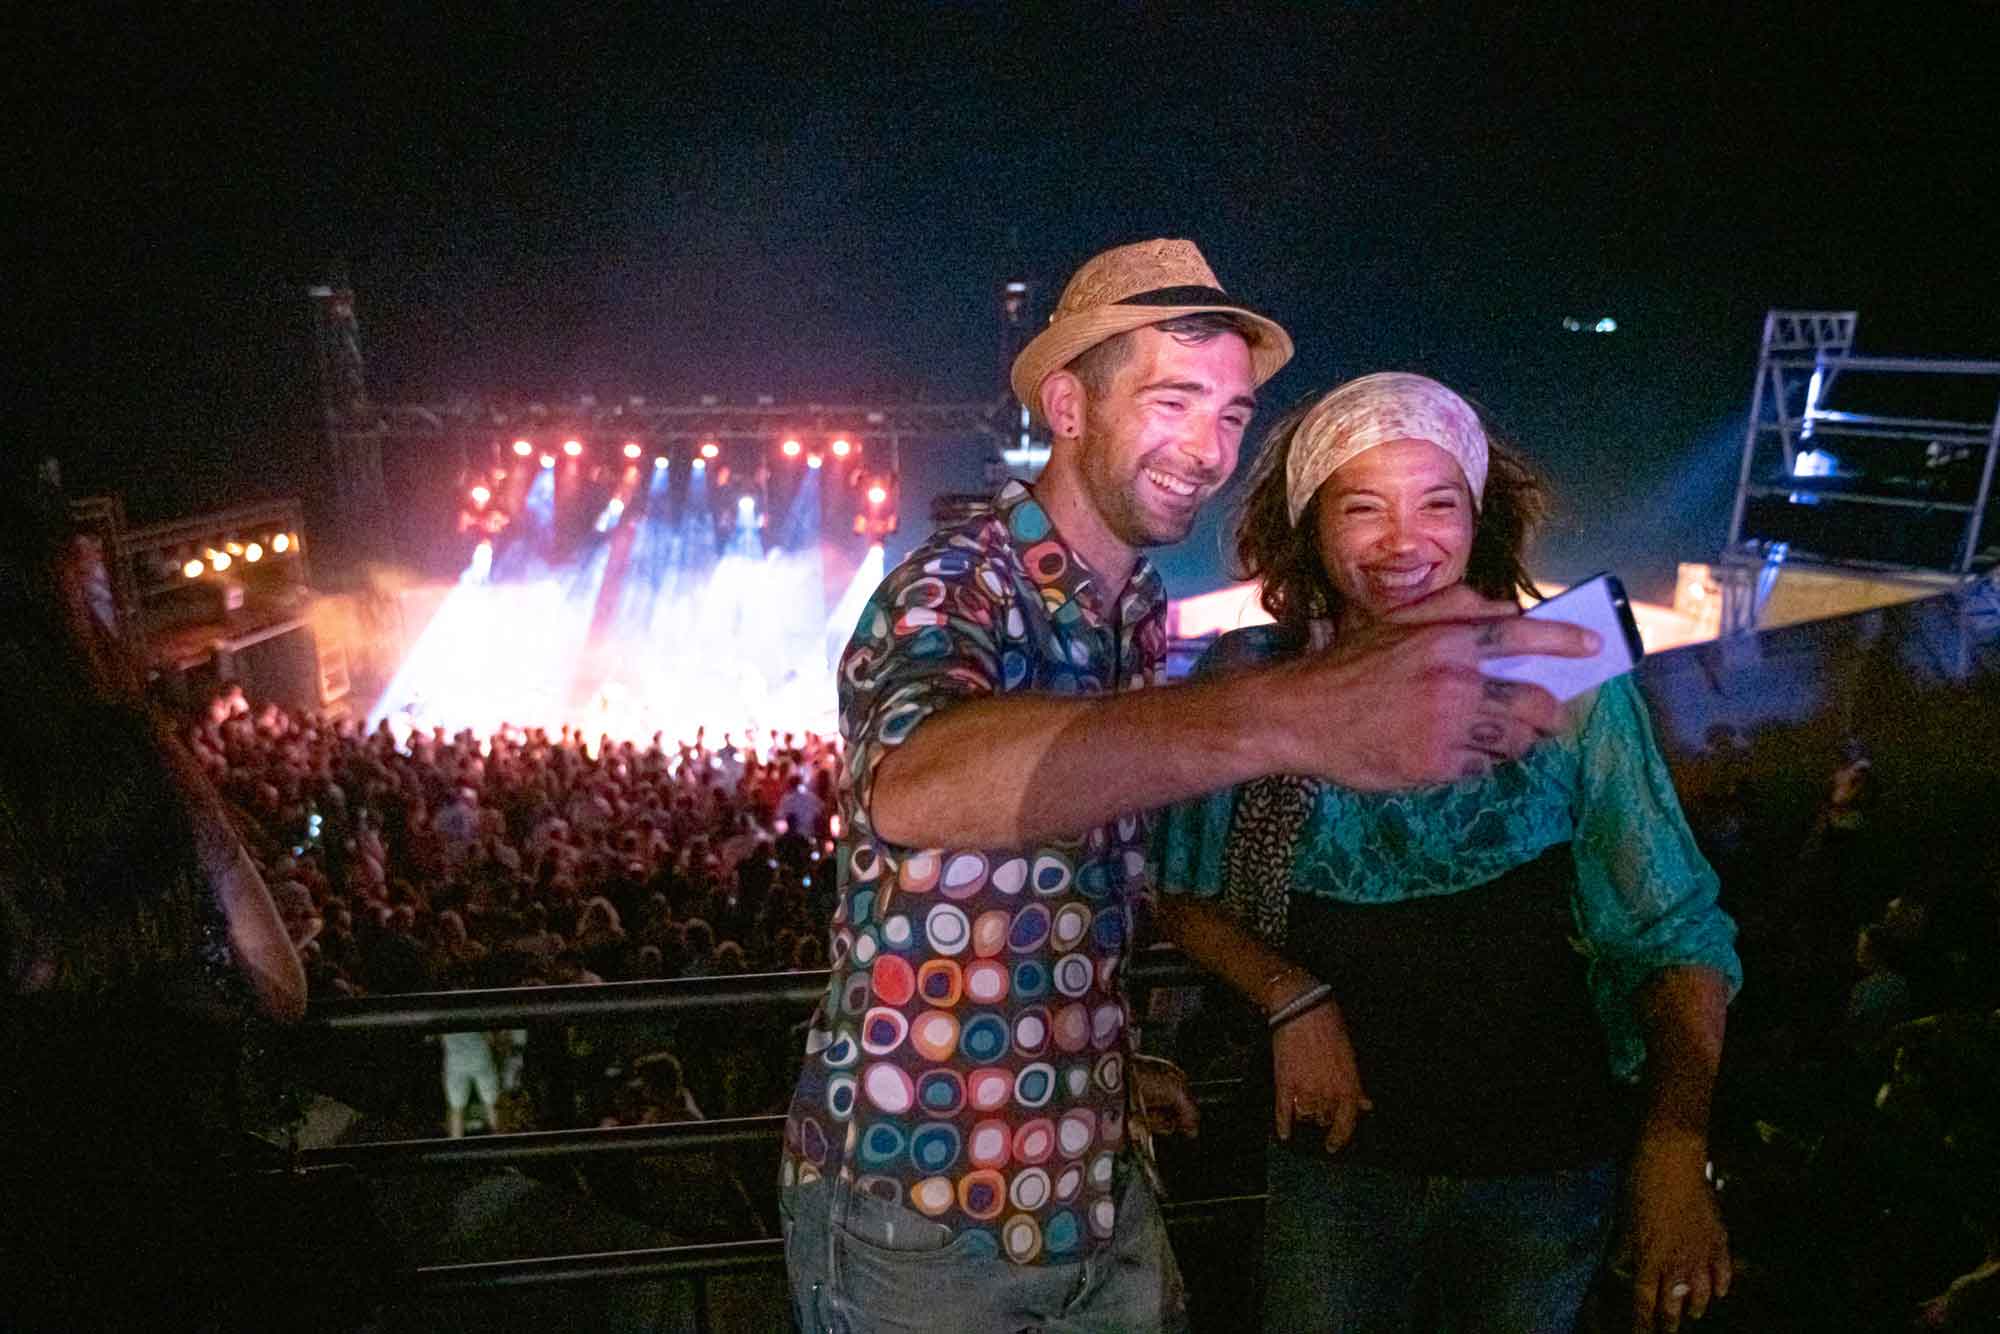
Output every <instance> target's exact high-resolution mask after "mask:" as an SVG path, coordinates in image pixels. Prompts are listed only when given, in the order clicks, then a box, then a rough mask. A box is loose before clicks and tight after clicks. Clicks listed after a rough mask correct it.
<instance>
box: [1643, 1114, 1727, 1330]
mask: <svg viewBox="0 0 2000 1334" xmlns="http://www.w3.org/2000/svg"><path fill="white" fill-rule="evenodd" d="M1704 1165H1705V1155H1704V1153H1703V1152H1702V1150H1701V1149H1700V1148H1699V1147H1689V1146H1683V1145H1680V1144H1660V1143H1655V1142H1652V1141H1651V1140H1649V1139H1648V1138H1647V1137H1645V1136H1641V1138H1640V1141H1639V1147H1638V1149H1637V1151H1636V1152H1635V1153H1634V1154H1633V1156H1632V1166H1631V1169H1630V1176H1629V1178H1628V1180H1627V1182H1626V1199H1627V1201H1628V1205H1627V1213H1628V1217H1627V1218H1626V1228H1625V1247H1624V1256H1623V1259H1622V1263H1621V1264H1620V1265H1619V1266H1617V1268H1619V1269H1624V1268H1626V1267H1628V1266H1629V1269H1630V1272H1631V1274H1632V1328H1633V1330H1634V1331H1638V1332H1640V1334H1651V1332H1652V1331H1655V1330H1669V1331H1670V1330H1676V1329H1679V1328H1680V1323H1681V1314H1682V1312H1683V1310H1685V1312H1686V1314H1687V1315H1688V1316H1689V1317H1690V1318H1692V1319H1695V1320H1699V1319H1701V1318H1702V1316H1703V1315H1704V1314H1706V1313H1707V1311H1708V1304H1709V1303H1710V1302H1711V1301H1714V1300H1717V1299H1719V1298H1721V1297H1724V1296H1727V1295H1728V1293H1729V1282H1730V1279H1731V1277H1732V1276H1733V1275H1732V1265H1731V1262H1730V1258H1729V1233H1728V1231H1727V1230H1726V1229H1725V1228H1724V1227H1723V1225H1722V1212H1721V1210H1719V1209H1718V1208H1717V1207H1716V1203H1715V1192H1714V1191H1713V1190H1712V1189H1710V1188H1709V1184H1708V1178H1707V1175H1706V1173H1705V1171H1704Z"/></svg>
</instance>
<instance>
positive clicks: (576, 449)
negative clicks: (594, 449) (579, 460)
mask: <svg viewBox="0 0 2000 1334" xmlns="http://www.w3.org/2000/svg"><path fill="white" fill-rule="evenodd" d="M563 453H565V454H567V455H569V456H570V457H571V458H575V457H576V456H577V455H578V454H581V453H583V442H582V441H581V440H565V441H563Z"/></svg>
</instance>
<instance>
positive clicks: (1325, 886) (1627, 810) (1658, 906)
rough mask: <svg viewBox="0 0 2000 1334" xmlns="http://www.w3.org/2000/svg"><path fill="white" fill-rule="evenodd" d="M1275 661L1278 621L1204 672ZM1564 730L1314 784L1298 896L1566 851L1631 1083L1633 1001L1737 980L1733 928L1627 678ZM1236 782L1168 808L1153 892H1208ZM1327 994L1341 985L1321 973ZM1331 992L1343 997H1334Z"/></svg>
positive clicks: (1214, 655) (1442, 890) (1475, 874)
mask: <svg viewBox="0 0 2000 1334" xmlns="http://www.w3.org/2000/svg"><path fill="white" fill-rule="evenodd" d="M1281 655H1282V647H1281V641H1280V639H1279V636H1278V632H1277V630H1276V628H1275V627H1272V626H1255V627H1252V628H1250V629H1246V630H1236V631H1232V632H1231V633H1229V634H1227V635H1225V636H1223V638H1222V639H1221V640H1220V641H1218V643H1217V644H1216V645H1215V646H1214V647H1213V648H1211V649H1210V650H1209V651H1208V653H1207V654H1205V655H1204V656H1203V658H1202V661H1201V663H1200V664H1199V665H1198V666H1197V668H1196V675H1197V676H1212V675H1215V674H1218V673H1219V672H1222V671H1226V670H1230V669H1232V668H1235V667H1240V666H1244V665H1251V664H1255V663H1258V662H1265V661H1272V660H1275V659H1276V658H1278V657H1279V656H1281ZM1568 712H1569V719H1568V726H1567V727H1566V728H1565V730H1564V731H1563V732H1561V733H1560V734H1559V735H1557V736H1556V737H1554V738H1551V739H1550V740H1548V741H1546V742H1543V743H1542V744H1541V745H1539V746H1537V747H1535V748H1534V749H1533V750H1531V751H1529V752H1528V753H1527V754H1526V755H1524V756H1522V757H1521V758H1520V759H1519V760H1516V761H1513V762H1510V763H1507V764H1502V765H1498V766H1496V767H1495V768H1494V769H1492V770H1491V771H1490V772H1489V773H1487V774H1486V775H1484V776H1482V777H1480V778H1475V779H1468V780H1466V781H1465V782H1462V783H1456V784H1453V785H1451V786H1449V787H1435V788H1422V789H1418V790H1415V791H1407V792H1387V793H1375V792H1352V791H1349V790H1347V789H1345V788H1341V787H1336V786H1334V785H1333V784H1330V783H1318V784H1315V785H1314V786H1315V789H1316V797H1315V804H1314V808H1313V812H1312V815H1311V817H1310V818H1309V819H1308V820H1307V822H1306V828H1305V830H1304V832H1303V833H1302V834H1301V836H1300V838H1299V840H1298V844H1297V846H1296V848H1295V850H1294V855H1293V858H1292V883H1291V893H1293V894H1295V895H1322V896H1325V897H1327V898H1332V899H1336V900H1339V901H1341V902H1345V903H1359V904H1365V903H1394V902H1397V901H1399V900H1403V899H1411V898H1418V897H1422V896H1426V895H1435V894H1456V893H1458V892H1460V891H1462V890H1467V889H1471V888H1473V887H1475V886H1478V885H1483V884H1486V883H1488V882H1489V881H1492V880H1494V879H1496V878H1498V877H1499V876H1501V875H1502V874H1504V873H1506V872H1507V871H1509V870H1512V869H1513V868H1514V867H1516V866H1520V865H1523V864H1524V863H1527V862H1530V861H1533V860H1534V859H1535V858H1536V857H1538V856H1540V855H1541V854H1542V853H1543V852H1545V851H1547V850H1548V849H1549V848H1551V847H1554V846H1555V845H1557V844H1560V843H1568V844H1569V845H1570V847H1571V850H1572V855H1573V856H1574V858H1575V864H1576V887H1575V892H1574V897H1573V899H1572V904H1571V915H1572V918H1573V920H1574V922H1575V926H1576V934H1575V936H1574V937H1572V943H1573V944H1574V945H1575V947H1576V949H1577V950H1578V952H1579V953H1581V954H1583V955H1584V956H1585V957H1586V958H1587V959H1588V960H1589V965H1588V976H1589V983H1590V990H1591V998H1592V1001H1593V1004H1594V1006H1595V1008H1596V1012H1597V1016H1598V1019H1599V1022H1601V1023H1602V1024H1603V1026H1604V1032H1605V1036H1606V1039H1607V1041H1608V1045H1609V1048H1610V1052H1611V1067H1612V1074H1613V1075H1614V1076H1616V1077H1617V1078H1619V1079H1623V1080H1628V1081H1629V1080H1634V1079H1636V1078H1637V1077H1638V1074H1639V1071H1640V1069H1641V1068H1642V1067H1643V1066H1644V1064H1645V1056H1646V1048H1645V1040H1644V1035H1643V1033H1642V1031H1641V1029H1640V1025H1639V1020H1638V1015H1637V1013H1636V1012H1635V1010H1634V1008H1633V998H1634V996H1635V994H1636V993H1637V992H1638V990H1639V989H1640V987H1641V986H1643V985H1644V983H1645V981H1646V979H1647V978H1648V977H1649V976H1651V975H1652V974H1653V973H1655V972H1657V971H1659V970H1660V969H1662V968H1667V967H1672V966H1676V965H1685V964H1692V965H1700V966H1702V967H1707V968H1713V969H1715V970H1716V971H1717V972H1718V973H1721V974H1722V975H1723V976H1724V977H1725V978H1727V979H1728V982H1729V987H1730V994H1731V995H1732V996H1733V995H1734V994H1735V992H1736V990H1737V989H1738V988H1740V987H1741V986H1742V982H1743V967H1742V964H1741V962H1740V961H1739V960H1738V958H1737V956H1736V947H1735V943H1734V942H1735V937H1736V924H1735V923H1734V922H1733V921H1731V920H1730V918H1729V915H1728V914H1727V913H1725V912H1723V911H1722V909H1721V907H1720V906H1718V904H1717V902H1716V893H1717V888H1718V886H1717V882H1716V878H1715V872H1714V871H1713V870H1711V869H1710V867H1709V865H1708V861H1707V859H1706V858H1704V857H1703V856H1702V855H1701V851H1700V849H1699V848H1697V847H1696V846H1695V841H1694V834H1693V832H1692V831H1690V830H1689V828H1688V824H1687V820H1686V818H1685V817H1684V816H1683V815H1682V814H1681V806H1680V800H1679V798H1678V797H1676V796H1675V794H1674V787H1673V780H1672V778H1671V777H1670V776H1669V775H1668V773H1667V766H1666V761H1665V760H1664V759H1663V758H1662V757H1661V755H1660V750H1659V747H1658V745H1657V744H1656V743H1655V742H1654V739H1653V730H1652V726H1651V724H1650V723H1649V721H1648V719H1647V715H1646V705H1645V702H1644V701H1643V700H1642V699H1641V698H1640V696H1639V692H1638V689H1637V687H1635V686H1634V685H1633V684H1632V681H1631V678H1630V677H1619V678H1617V679H1615V680H1613V681H1611V682H1609V683H1607V684H1605V685H1604V686H1602V687H1601V688H1599V689H1598V690H1596V691H1594V692H1592V693H1591V694H1588V695H1584V696H1581V697H1579V698H1578V699H1576V700H1573V701H1571V703H1570V705H1569V706H1568ZM1237 793H1238V789H1235V788H1230V789H1225V790H1223V791H1220V792H1215V793H1211V794H1210V795H1209V796H1207V797H1204V798H1202V799H1200V800H1198V801H1192V802H1186V803H1183V804H1181V805H1178V806H1175V807H1172V808H1170V809H1169V810H1168V811H1166V812H1164V813H1163V815H1162V818H1161V819H1160V820H1159V822H1158V825H1157V831H1156V842H1155V852H1156V858H1157V865H1158V868H1159V884H1160V888H1161V889H1162V890H1163V891H1164V892H1166V893H1169V894H1191V895H1195V896H1197V897H1203V898H1213V897H1217V896H1219V895H1220V894H1221V892H1222V889H1223V852H1224V848H1225V846H1226V844H1227V842H1228V838H1229V829H1230V823H1231V821H1232V819H1233V818H1234V816H1235V811H1236V801H1237ZM1328 980H1329V981H1332V982H1333V983H1334V985H1335V987H1336V989H1337V988H1338V986H1339V979H1337V978H1333V979H1328ZM1336 994H1338V992H1337V990H1336Z"/></svg>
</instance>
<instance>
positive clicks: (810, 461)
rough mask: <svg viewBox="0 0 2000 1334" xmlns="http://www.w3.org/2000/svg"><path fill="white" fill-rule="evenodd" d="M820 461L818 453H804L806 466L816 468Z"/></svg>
mask: <svg viewBox="0 0 2000 1334" xmlns="http://www.w3.org/2000/svg"><path fill="white" fill-rule="evenodd" d="M820 462H821V460H820V456H819V455H817V454H808V455H806V467H808V468H817V467H819V465H820Z"/></svg>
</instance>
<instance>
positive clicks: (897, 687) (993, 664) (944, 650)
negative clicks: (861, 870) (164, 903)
mask: <svg viewBox="0 0 2000 1334" xmlns="http://www.w3.org/2000/svg"><path fill="white" fill-rule="evenodd" d="M1006 587H1007V583H1006V580H1005V578H1004V576H1003V575H1002V574H1001V573H1000V572H999V571H997V570H996V569H994V567H993V566H992V564H991V563H990V561H988V560H985V559H982V558H981V557H980V556H979V555H977V554H975V553H973V552H971V551H966V550H961V549H958V548H945V549H943V550H941V551H937V552H934V553H932V554H931V555H929V556H928V557H925V556H923V555H919V556H917V557H914V558H912V559H910V560H908V561H905V562H904V563H903V564H902V565H900V566H898V567H897V568H896V569H895V570H894V571H892V572H891V573H890V575H889V577H888V578H887V579H885V580H883V582H882V585H881V587H879V588H877V589H876V590H875V595H874V596H873V597H872V598H870V599H869V600H868V605H867V606H866V607H865V608H864V609H863V610H862V613H861V619H860V622H859V623H858V624H857V625H856V626H855V629H854V636H853V638H851V639H849V640H848V642H847V648H846V649H845V651H843V652H842V654H841V659H840V684H839V694H840V735H841V739H842V740H843V741H844V742H845V743H846V746H847V772H846V783H845V784H844V785H843V786H844V787H845V788H846V791H845V792H844V794H843V795H844V796H845V797H846V798H847V800H846V802H845V803H844V804H845V805H846V808H847V817H848V820H849V821H850V823H851V824H852V825H853V826H854V830H855V832H856V833H857V834H865V835H868V836H870V837H873V836H874V835H875V830H874V822H873V821H872V820H871V819H870V818H869V812H870V811H871V810H872V809H873V807H874V797H875V771H876V769H877V768H878V767H880V765H881V763H882V760H883V758H884V756H886V755H887V754H888V753H889V752H890V751H891V750H893V749H894V748H895V747H896V746H899V745H901V744H902V743H903V742H904V741H906V740H908V739H909V736H910V734H911V733H912V732H914V731H915V730H916V728H917V725H918V724H919V723H921V722H923V720H924V719H926V718H928V717H930V716H931V715H932V714H933V713H936V712H937V711H938V710H939V709H942V708H944V707H946V706H948V705H950V704H953V703H956V702H959V701H961V700H967V699H976V698H979V697H981V696H984V695H991V694H995V693H997V692H998V690H999V688H1000V655H999V647H998V634H999V627H1000V626H1001V625H1003V624H1004V611H1005V605H1004V601H1003V598H1002V595H1000V594H996V591H995V590H996V589H1005V588H1006Z"/></svg>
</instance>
